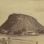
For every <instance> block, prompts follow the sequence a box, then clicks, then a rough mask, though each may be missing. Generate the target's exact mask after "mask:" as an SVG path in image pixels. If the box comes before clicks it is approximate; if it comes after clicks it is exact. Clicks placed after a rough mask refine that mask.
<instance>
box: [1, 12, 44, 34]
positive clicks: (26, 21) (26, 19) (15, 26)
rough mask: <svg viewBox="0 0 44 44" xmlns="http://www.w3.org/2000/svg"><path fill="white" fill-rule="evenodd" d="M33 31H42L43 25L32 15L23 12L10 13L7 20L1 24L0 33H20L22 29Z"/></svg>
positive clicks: (43, 29)
mask: <svg viewBox="0 0 44 44" xmlns="http://www.w3.org/2000/svg"><path fill="white" fill-rule="evenodd" d="M30 30H31V31H35V32H38V33H44V26H42V25H41V24H40V23H38V21H37V20H36V19H35V18H33V17H32V16H28V15H24V14H15V13H13V14H10V15H9V17H8V19H7V21H6V22H5V23H4V24H3V25H1V27H0V33H6V34H21V33H22V32H23V31H24V32H27V31H30Z"/></svg>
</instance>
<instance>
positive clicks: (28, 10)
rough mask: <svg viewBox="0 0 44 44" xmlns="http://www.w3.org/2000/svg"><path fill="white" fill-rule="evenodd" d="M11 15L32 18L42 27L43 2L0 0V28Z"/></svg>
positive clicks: (33, 0) (43, 23)
mask: <svg viewBox="0 0 44 44" xmlns="http://www.w3.org/2000/svg"><path fill="white" fill-rule="evenodd" d="M12 13H21V14H26V15H29V16H33V17H34V18H36V19H37V21H38V22H39V23H40V24H42V25H43V26H44V0H0V26H1V25H2V24H3V23H4V22H5V21H6V20H7V19H8V16H9V15H10V14H12Z"/></svg>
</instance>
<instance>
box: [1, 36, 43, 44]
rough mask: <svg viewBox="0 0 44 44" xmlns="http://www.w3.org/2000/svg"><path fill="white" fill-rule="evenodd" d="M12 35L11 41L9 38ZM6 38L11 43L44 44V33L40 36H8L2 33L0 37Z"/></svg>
mask: <svg viewBox="0 0 44 44" xmlns="http://www.w3.org/2000/svg"><path fill="white" fill-rule="evenodd" d="M8 37H10V39H9V40H10V41H9V40H8ZM1 38H5V39H6V41H7V43H9V44H36V42H38V44H44V35H39V36H6V35H0V39H1Z"/></svg>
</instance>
